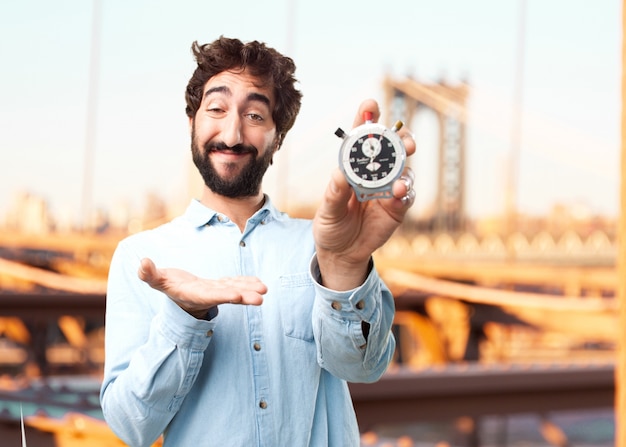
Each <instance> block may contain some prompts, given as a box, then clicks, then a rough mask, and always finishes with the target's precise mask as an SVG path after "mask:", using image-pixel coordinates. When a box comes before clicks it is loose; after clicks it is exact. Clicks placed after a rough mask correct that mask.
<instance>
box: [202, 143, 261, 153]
mask: <svg viewBox="0 0 626 447" xmlns="http://www.w3.org/2000/svg"><path fill="white" fill-rule="evenodd" d="M204 148H205V150H206V151H207V152H219V151H228V152H233V153H235V154H247V153H250V154H254V155H257V153H258V152H259V151H258V150H257V148H256V147H254V146H252V145H249V144H236V145H235V146H228V145H227V144H226V143H224V142H220V141H218V142H209V143H207V144H206V145H205V146H204Z"/></svg>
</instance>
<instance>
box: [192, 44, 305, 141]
mask: <svg viewBox="0 0 626 447" xmlns="http://www.w3.org/2000/svg"><path fill="white" fill-rule="evenodd" d="M191 51H192V52H193V55H194V57H195V59H196V62H197V64H198V67H197V68H196V70H195V71H194V73H193V75H192V76H191V79H190V80H189V83H188V84H187V89H186V91H185V101H186V102H187V107H186V109H185V111H186V113H187V116H188V117H190V118H193V117H195V115H196V112H197V111H198V109H199V108H200V104H201V102H202V94H203V91H204V86H205V84H206V83H207V81H208V80H209V79H210V78H211V77H213V76H215V75H217V74H219V73H221V72H223V71H226V70H231V69H247V70H248V71H249V72H250V74H252V75H253V76H255V77H257V78H259V79H260V80H262V81H263V82H264V84H265V85H270V86H273V89H274V96H275V98H276V106H275V107H274V110H273V111H272V118H273V120H274V123H275V124H276V134H277V135H278V137H279V140H278V141H279V142H282V141H283V140H284V137H285V135H286V134H287V132H288V131H289V129H291V127H292V126H293V124H294V122H295V120H296V116H297V115H298V112H299V111H300V103H301V100H302V93H301V92H300V91H299V90H297V89H296V87H295V84H296V82H297V79H296V78H295V76H294V73H295V71H296V65H295V63H294V62H293V60H292V59H291V58H289V57H287V56H283V55H282V54H280V53H279V52H278V51H276V50H275V49H273V48H270V47H267V46H266V45H265V44H264V43H261V42H258V41H256V40H255V41H252V42H247V43H243V42H242V41H240V40H239V39H230V38H226V37H224V36H221V37H220V38H219V39H217V40H215V41H213V42H212V43H208V44H203V45H200V44H198V42H197V41H196V42H194V43H193V44H192V45H191Z"/></svg>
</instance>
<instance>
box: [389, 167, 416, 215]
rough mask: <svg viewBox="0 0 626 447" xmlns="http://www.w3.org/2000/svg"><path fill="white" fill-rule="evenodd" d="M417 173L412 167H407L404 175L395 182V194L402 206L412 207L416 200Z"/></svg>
mask: <svg viewBox="0 0 626 447" xmlns="http://www.w3.org/2000/svg"><path fill="white" fill-rule="evenodd" d="M414 184H415V173H414V172H413V170H412V169H411V168H406V169H405V170H404V172H403V173H402V175H401V176H400V177H399V178H398V180H396V181H395V182H394V184H393V191H392V192H393V196H394V198H396V199H398V200H399V201H400V202H401V204H402V206H406V207H410V206H411V205H413V203H414V202H415V190H414V189H413V185H414Z"/></svg>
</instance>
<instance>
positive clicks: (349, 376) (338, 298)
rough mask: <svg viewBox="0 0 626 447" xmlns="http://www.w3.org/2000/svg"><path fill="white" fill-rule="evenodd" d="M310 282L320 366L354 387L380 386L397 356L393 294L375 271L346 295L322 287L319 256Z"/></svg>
mask: <svg viewBox="0 0 626 447" xmlns="http://www.w3.org/2000/svg"><path fill="white" fill-rule="evenodd" d="M311 276H312V277H313V283H314V287H315V289H316V296H315V304H314V306H313V315H312V318H313V333H314V337H315V342H316V344H317V361H318V363H319V365H320V366H321V367H322V368H324V369H326V370H327V371H329V372H330V373H331V374H333V375H335V376H337V377H339V378H341V379H344V380H346V381H349V382H375V381H376V380H378V379H379V378H380V377H381V376H382V374H383V373H384V372H385V370H386V369H387V367H388V366H389V363H390V362H391V360H392V358H393V353H394V350H395V340H394V338H393V335H392V333H391V326H392V323H393V317H394V313H395V305H394V300H393V296H392V294H391V292H390V290H389V289H388V288H387V286H386V285H385V284H384V282H383V281H382V280H381V278H380V277H379V275H378V273H377V272H376V269H375V268H373V266H372V268H371V269H370V272H369V275H368V276H367V279H366V280H365V282H364V283H363V284H362V285H361V286H359V287H357V288H356V289H353V290H349V291H344V292H337V291H333V290H330V289H327V288H326V287H324V286H322V285H321V284H320V274H319V266H318V264H317V258H316V257H315V256H314V257H313V259H312V261H311ZM364 323H365V324H364ZM364 327H367V328H368V329H367V331H366V332H367V333H365V332H364Z"/></svg>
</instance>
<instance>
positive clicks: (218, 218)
mask: <svg viewBox="0 0 626 447" xmlns="http://www.w3.org/2000/svg"><path fill="white" fill-rule="evenodd" d="M217 220H218V221H219V222H224V216H222V215H221V214H218V215H217Z"/></svg>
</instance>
